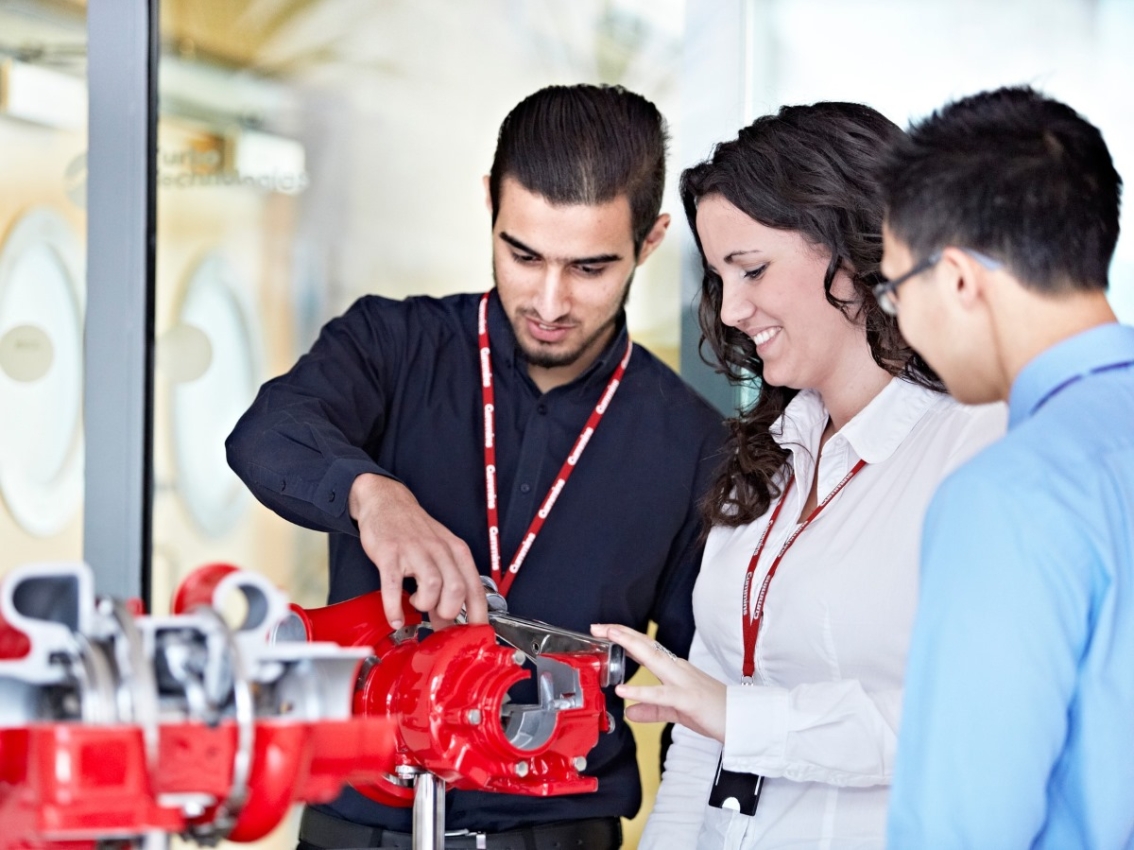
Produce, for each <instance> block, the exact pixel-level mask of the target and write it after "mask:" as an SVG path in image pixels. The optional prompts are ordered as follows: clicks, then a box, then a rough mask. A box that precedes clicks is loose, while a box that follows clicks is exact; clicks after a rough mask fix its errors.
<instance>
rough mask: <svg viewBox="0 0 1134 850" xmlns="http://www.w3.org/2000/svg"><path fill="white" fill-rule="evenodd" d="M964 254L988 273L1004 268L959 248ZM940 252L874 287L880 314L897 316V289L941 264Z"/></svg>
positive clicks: (1001, 264) (978, 253)
mask: <svg viewBox="0 0 1134 850" xmlns="http://www.w3.org/2000/svg"><path fill="white" fill-rule="evenodd" d="M961 250H962V251H964V252H965V253H966V254H968V255H969V256H970V257H972V258H973V259H974V260H976V261H977V262H978V263H980V264H981V265H982V266H984V267H985V268H986V269H988V270H989V271H993V272H994V271H996V270H998V269H1002V268H1004V264H1003V263H1002V262H1000V261H999V260H995V259H993V258H992V257H990V256H988V255H987V254H982V253H981V252H980V251H974V250H973V249H972V248H961ZM942 253H943V250H942V251H934V252H933V253H932V254H930V255H929V256H928V257H926V258H925V259H924V260H922V261H921V262H919V263H915V264H914V267H913V268H912V269H910V270H909V271H908V272H906V273H905V274H900V275H898V276H897V277H896V278H894V279H893V280H884V281H882V282H881V283H879V284H877V285H875V287H874V288H873V289H872V290H871V291H872V292H873V293H874V299H875V300H876V301H877V302H878V306H879V307H881V308H882V312H883V313H886V314H887V315H889V316H896V315H898V299H897V298H895V297H894V293H895V292H897V290H898V287H899V286H901V285H902V284H903V283H905V282H906V281H907V280H909V279H910V278H914V277H917V276H918V275H919V274H921V273H922V272H926V271H929V270H930V269H931V268H933V267H934V266H935V265H937V264H938V263H939V262H941V255H942Z"/></svg>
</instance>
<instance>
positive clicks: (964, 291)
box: [877, 88, 1134, 850]
mask: <svg viewBox="0 0 1134 850" xmlns="http://www.w3.org/2000/svg"><path fill="white" fill-rule="evenodd" d="M883 182H884V186H885V191H886V195H887V206H888V214H887V224H886V229H885V233H884V243H885V258H884V261H883V264H882V269H883V272H884V273H885V274H886V275H887V276H888V277H889V278H890V280H889V282H888V283H885V284H882V285H880V286H879V287H878V293H877V294H878V296H879V298H880V301H881V302H882V304H883V306H884V307H888V308H889V309H891V310H896V311H897V315H898V319H899V322H900V325H901V329H902V332H903V334H904V335H905V337H906V339H908V340H909V342H910V344H911V345H912V346H913V347H914V348H916V349H917V350H918V351H919V352H920V353H921V354H922V355H923V356H924V357H925V359H926V360H927V361H928V362H929V363H930V365H932V366H933V367H934V369H936V370H937V372H938V373H939V374H940V375H941V377H942V378H943V379H944V381H945V384H946V386H947V387H948V388H949V390H950V391H951V392H952V393H953V394H954V395H955V396H956V397H957V398H959V399H960V400H961V401H964V402H971V403H979V402H987V401H992V400H995V399H1003V400H1007V401H1008V403H1009V408H1010V420H1009V433H1008V435H1007V436H1006V437H1004V439H1002V440H1001V441H1000V442H999V443H996V444H994V445H992V446H991V447H989V448H988V449H986V450H985V451H984V452H983V453H982V454H980V455H978V456H977V457H976V458H974V459H973V460H972V461H970V462H969V463H968V464H966V465H965V466H963V467H962V468H960V469H959V470H958V471H957V472H956V473H955V474H954V475H953V476H951V477H950V478H949V479H947V480H946V481H945V483H944V484H943V485H942V486H941V488H940V489H939V490H938V492H937V495H936V497H935V498H934V500H933V503H932V504H931V507H930V509H929V512H928V515H927V518H926V522H925V528H924V534H923V540H922V587H921V601H920V606H919V609H918V614H917V621H916V626H915V629H914V637H913V645H912V647H911V650H910V658H909V671H908V678H907V682H906V696H905V705H904V709H903V715H902V728H901V733H900V738H899V749H898V761H897V767H896V771H895V776H894V789H893V795H892V798H891V811H890V822H889V846H890V847H891V848H893V849H894V850H902V849H903V848H916V850H933V848H953V847H956V848H975V850H981V848H993V850H999V849H1000V848H1025V847H1038V848H1052V849H1053V850H1055V848H1058V850H1067V848H1076V847H1084V848H1095V850H1105V849H1106V848H1130V847H1134V328H1131V327H1128V326H1124V325H1120V324H1117V323H1116V319H1115V316H1114V313H1113V312H1112V311H1111V309H1110V306H1109V305H1108V303H1107V299H1106V289H1107V271H1108V267H1109V264H1110V259H1111V255H1112V253H1113V251H1114V246H1115V243H1116V241H1117V238H1118V219H1119V198H1120V193H1121V185H1122V181H1121V179H1120V178H1119V175H1118V173H1117V172H1116V171H1115V169H1114V166H1113V164H1112V162H1111V157H1110V154H1109V152H1108V151H1107V147H1106V145H1105V143H1104V142H1103V139H1102V136H1101V134H1100V133H1099V131H1098V130H1097V129H1096V128H1095V127H1093V126H1092V125H1091V124H1089V123H1088V122H1087V121H1085V120H1084V119H1083V118H1082V117H1081V116H1079V115H1078V114H1077V113H1075V111H1074V110H1072V109H1071V108H1070V107H1068V106H1066V105H1064V104H1062V103H1059V102H1057V101H1054V100H1051V99H1048V98H1046V97H1044V96H1042V95H1041V94H1039V93H1037V92H1035V91H1034V90H1032V89H1030V88H1008V89H1000V90H997V91H993V92H986V93H982V94H978V95H975V96H973V97H969V98H965V99H963V100H960V101H957V102H955V103H952V104H950V105H948V106H946V107H944V108H943V109H941V110H939V111H938V112H936V113H934V114H933V115H931V116H929V117H928V118H926V119H925V120H923V121H921V122H920V123H917V124H915V125H913V127H912V128H911V130H910V135H909V139H908V140H907V141H906V142H904V143H903V144H901V145H900V146H899V147H898V148H897V149H896V150H895V151H894V152H893V153H892V155H891V157H890V160H889V164H888V167H887V170H886V174H885V177H884V181H883Z"/></svg>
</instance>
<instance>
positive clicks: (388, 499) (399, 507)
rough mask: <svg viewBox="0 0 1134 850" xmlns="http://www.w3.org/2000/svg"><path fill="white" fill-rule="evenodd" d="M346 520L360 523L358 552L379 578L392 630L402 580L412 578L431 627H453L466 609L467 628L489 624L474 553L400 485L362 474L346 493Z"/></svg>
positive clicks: (398, 623)
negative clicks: (443, 625) (359, 548)
mask: <svg viewBox="0 0 1134 850" xmlns="http://www.w3.org/2000/svg"><path fill="white" fill-rule="evenodd" d="M349 508H350V515H351V517H352V518H353V519H354V521H355V522H357V523H358V535H359V538H360V539H361V541H362V549H363V551H365V552H366V554H367V556H368V557H369V558H370V560H371V561H373V562H374V565H375V566H376V567H377V568H378V574H379V575H380V576H381V577H382V606H383V608H384V609H385V613H386V619H387V620H388V621H389V623H390V625H391V626H393V627H394V628H395V629H399V628H401V627H402V625H403V623H404V617H403V614H402V580H403V579H405V578H407V577H408V576H412V577H413V578H414V579H415V580H416V582H417V592H416V593H414V594H413V595H412V596H411V597H410V602H411V603H413V607H414V608H417V609H418V610H419V611H426V612H428V613H429V614H430V620H431V622H434V623H435V625H436V624H441V621H448V622H452V621H453V619H455V618H456V616H457V615H458V614H459V613H460V611H461V606H462V605H463V606H464V607H465V614H466V616H467V618H468V622H470V623H487V622H488V606H487V603H486V602H485V598H484V586H483V585H482V584H481V583H480V575H479V573H477V569H476V564H474V563H473V559H472V553H470V552H469V547H468V546H467V545H466V544H465V542H464V541H463V540H461V539H460V538H459V537H457V536H455V535H454V534H453V533H452V532H451V531H449V529H447V528H445V526H443V525H442V524H441V523H439V522H437V520H435V519H434V518H433V517H431V516H430V515H429V514H427V513H426V512H425V511H424V510H423V509H422V507H421V505H419V504H418V502H417V499H415V498H414V496H413V493H411V492H410V491H409V490H408V489H407V488H406V486H405V485H404V484H400V483H398V482H397V481H394V480H393V479H392V478H386V477H385V476H382V475H375V474H373V473H365V474H363V475H360V476H358V477H357V478H356V479H354V483H353V484H352V485H351V488H350V503H349Z"/></svg>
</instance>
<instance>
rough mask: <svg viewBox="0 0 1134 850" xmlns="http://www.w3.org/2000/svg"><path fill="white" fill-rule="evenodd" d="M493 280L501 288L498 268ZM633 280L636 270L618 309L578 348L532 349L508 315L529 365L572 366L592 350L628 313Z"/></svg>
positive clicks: (513, 332) (624, 288) (513, 331)
mask: <svg viewBox="0 0 1134 850" xmlns="http://www.w3.org/2000/svg"><path fill="white" fill-rule="evenodd" d="M635 271H637V270H635ZM492 282H493V283H494V284H495V285H496V287H497V289H498V290H499V287H500V283H499V281H498V280H497V279H496V269H493V270H492ZM633 282H634V272H631V273H630V277H629V278H627V279H626V285H625V286H624V287H623V289H622V297H621V298H620V299H619V302H618V309H617V310H615V311H614V314H613V315H612V316H611V317H610V318H609V319H608V320H607V321H605V322H603V324H602V325H601V326H600V327H599V328H597V329H596V330H595V332H594V333H593V334H591V335H590V336H589V337H587V338H586V339H585V340H583V342H582V343H581V344H580V345H579V346H578V347H577V348H575V349H573V350H571V351H564V352H559V353H556V352H553V351H549V350H545V349H543V348H538V349H536V350H535V351H532V350H531V349H529V347H528V346H527V345H526V344H525V343H524V341H523V339H521V337H520V334H519V333H517V331H516V325H515V322H513V321H512V317H511V316H508V322H509V324H511V325H512V335H513V336H514V337H515V338H516V344H517V346H519V349H520V353H521V354H523V355H524V359H525V360H526V361H527V362H528V364H529V365H532V366H535V367H537V368H540V369H555V368H558V367H561V366H570V365H571V364H572V363H574V362H575V361H576V360H578V359H579V358H580V357H582V356H583V353H584V352H586V351H589V350H590V347H591V346H592V345H593V344H594V342H595V340H597V339H599V338H600V337H601V336H602V335H603V334H605V333H606V332H607V331H608V330H609V329H610V328H612V327H615V326H616V325H617V324H618V321H619V319H621V318H623V317H624V316H625V315H626V303H627V302H628V301H629V300H630V284H631V283H633ZM520 315H521V316H522V315H523V314H520Z"/></svg>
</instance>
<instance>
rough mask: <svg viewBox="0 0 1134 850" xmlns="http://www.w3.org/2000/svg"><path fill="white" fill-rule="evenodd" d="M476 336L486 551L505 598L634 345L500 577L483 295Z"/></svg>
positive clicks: (492, 407) (493, 430) (489, 357)
mask: <svg viewBox="0 0 1134 850" xmlns="http://www.w3.org/2000/svg"><path fill="white" fill-rule="evenodd" d="M477 332H478V334H479V336H480V378H481V390H482V395H483V397H484V484H485V489H486V492H487V494H488V550H489V555H490V557H491V561H492V580H493V581H495V582H496V587H497V589H498V590H499V591H500V595H501V596H507V595H508V589H509V588H510V587H511V586H512V581H513V579H514V578H515V577H516V573H518V572H519V571H520V566H521V565H522V564H523V563H524V558H526V557H527V555H528V550H529V549H531V548H532V543H534V542H535V539H536V535H537V534H539V531H540V529H541V528H542V527H543V523H544V520H546V519H547V515H548V514H549V513H551V508H552V506H553V505H554V504H555V500H556V499H558V498H559V494H560V493H561V492H563V488H564V486H566V484H567V479H568V478H570V477H571V473H572V472H573V471H574V469H575V464H576V463H578V462H579V458H580V457H581V456H582V454H583V450H584V449H585V448H586V447H587V443H588V442H589V441H590V439H591V436H592V435H593V434H594V432H595V429H596V428H598V424H599V421H600V420H601V419H602V417H603V414H604V413H606V409H607V407H608V406H609V405H610V401H611V399H613V398H614V394H615V393H616V392H617V391H618V385H619V384H620V383H621V382H622V376H623V375H624V374H625V373H626V366H627V364H628V363H629V362H630V354H631V352H632V350H633V347H634V344H633V343H632V342H631V341H630V340H629V339H627V340H626V354H625V356H624V357H623V358H622V361H621V362H620V363H619V364H618V368H617V369H615V370H614V375H612V376H611V379H610V383H609V384H607V385H606V390H605V391H604V392H603V394H602V397H601V398H599V401H598V404H596V405H595V409H594V410H593V411H591V415H590V417H589V418H588V419H587V424H586V425H584V426H583V430H582V431H581V432H580V433H579V436H578V438H577V439H576V440H575V445H574V447H573V448H572V449H571V453H570V454H569V455H567V460H565V461H564V462H563V466H562V467H561V468H560V470H559V474H558V475H557V476H556V477H555V483H553V484H552V485H551V488H550V489H549V490H548V491H547V495H546V496H544V498H543V504H541V505H540V507H539V511H538V512H536V515H535V516H534V517H533V518H532V522H531V525H529V526H528V531H527V533H526V534H525V535H524V539H523V542H521V543H520V548H519V549H517V550H516V554H515V555H514V556H513V557H512V563H511V564H510V565H509V566H508V572H507V573H504V574H502V571H501V569H500V566H501V564H500V514H499V512H498V511H497V508H496V439H495V434H496V404H495V394H494V392H493V387H492V354H491V351H490V349H489V347H488V293H487V292H486V293H485V294H484V297H483V298H481V299H480V312H479V314H478V316H477Z"/></svg>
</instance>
